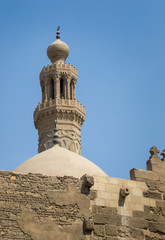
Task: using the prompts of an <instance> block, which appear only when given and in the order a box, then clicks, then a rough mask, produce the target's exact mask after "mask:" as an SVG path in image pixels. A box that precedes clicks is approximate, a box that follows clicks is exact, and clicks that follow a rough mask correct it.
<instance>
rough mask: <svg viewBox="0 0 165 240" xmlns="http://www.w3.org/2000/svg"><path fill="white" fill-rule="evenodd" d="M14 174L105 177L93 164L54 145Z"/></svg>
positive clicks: (17, 169) (22, 165) (31, 159)
mask: <svg viewBox="0 0 165 240" xmlns="http://www.w3.org/2000/svg"><path fill="white" fill-rule="evenodd" d="M13 172H14V173H21V174H28V173H39V174H43V175H48V176H61V177H63V176H73V177H76V178H81V177H82V176H83V175H84V174H89V175H91V176H94V175H98V176H107V174H106V173H105V172H104V171H103V170H101V169H100V168H99V167H98V166H96V165H95V164H94V163H92V162H91V161H89V160H88V159H86V158H84V157H82V156H81V155H79V154H77V153H74V152H71V151H69V150H67V149H65V148H62V147H59V146H58V145H55V146H54V147H52V148H50V149H48V150H46V151H44V152H41V153H39V154H37V155H35V156H34V157H32V158H30V159H28V160H27V161H25V162H24V163H22V164H21V165H19V166H18V167H17V168H16V169H14V170H13Z"/></svg>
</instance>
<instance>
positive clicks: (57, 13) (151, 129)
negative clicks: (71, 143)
mask: <svg viewBox="0 0 165 240" xmlns="http://www.w3.org/2000/svg"><path fill="white" fill-rule="evenodd" d="M164 12H165V1H164V0H154V1H153V0H113V1H112V0H102V1H98V0H88V1H87V0H84V1H76V0H70V1H67V0H63V1H55V0H54V1H51V0H47V1H43V0H40V1H39V0H33V1H32V0H15V1H12V0H0V32H1V38H0V53H1V55H0V66H1V94H0V107H1V119H0V126H1V138H0V146H1V161H0V169H2V170H13V169H14V168H15V167H16V166H18V165H19V164H21V163H22V162H23V161H25V160H27V159H28V158H30V157H32V156H34V155H35V154H37V145H38V136H37V130H35V127H34V124H33V111H34V109H35V107H36V106H37V104H38V102H39V101H41V89H40V84H39V73H40V71H41V69H42V67H43V66H44V65H47V64H50V62H49V59H48V58H47V55H46V50H47V47H48V45H49V44H50V43H52V42H53V41H54V40H55V37H56V28H57V26H58V25H60V26H61V40H63V41H65V42H66V43H67V44H68V45H69V47H70V55H69V57H68V59H67V63H71V64H73V65H74V66H75V67H76V68H77V69H78V74H79V77H78V82H77V92H76V95H77V100H79V101H80V102H81V103H82V104H83V105H85V107H86V120H85V123H84V125H83V127H82V155H83V156H85V157H87V158H88V159H89V160H91V161H93V162H94V163H96V164H97V165H99V166H100V167H101V168H102V169H103V170H104V171H105V172H106V173H107V174H108V175H109V176H111V177H120V178H129V170H130V169H131V168H140V169H145V168H146V167H145V166H146V161H147V160H148V158H149V149H150V147H151V146H153V145H156V146H157V147H158V149H160V150H162V149H163V148H165V137H164V136H165V135H164V133H165V111H164V107H165V94H164V89H165V67H164V64H165V14H164Z"/></svg>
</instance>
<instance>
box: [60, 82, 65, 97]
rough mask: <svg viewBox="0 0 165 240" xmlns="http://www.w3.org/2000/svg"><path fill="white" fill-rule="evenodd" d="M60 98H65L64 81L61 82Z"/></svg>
mask: <svg viewBox="0 0 165 240" xmlns="http://www.w3.org/2000/svg"><path fill="white" fill-rule="evenodd" d="M60 98H64V80H63V79H61V80H60Z"/></svg>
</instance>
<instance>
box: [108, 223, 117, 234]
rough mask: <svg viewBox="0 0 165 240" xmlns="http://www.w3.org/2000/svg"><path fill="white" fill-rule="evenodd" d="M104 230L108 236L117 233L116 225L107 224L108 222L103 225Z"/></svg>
mask: <svg viewBox="0 0 165 240" xmlns="http://www.w3.org/2000/svg"><path fill="white" fill-rule="evenodd" d="M105 232H106V235H108V236H117V234H118V231H117V227H116V226H115V225H109V224H106V225H105Z"/></svg>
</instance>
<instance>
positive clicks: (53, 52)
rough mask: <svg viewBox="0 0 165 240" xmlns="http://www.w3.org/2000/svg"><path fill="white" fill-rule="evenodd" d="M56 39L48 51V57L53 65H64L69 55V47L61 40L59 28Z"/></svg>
mask: <svg viewBox="0 0 165 240" xmlns="http://www.w3.org/2000/svg"><path fill="white" fill-rule="evenodd" d="M56 38H57V40H56V41H54V42H53V43H52V44H50V45H49V47H48V49H47V55H48V58H49V59H50V61H51V62H52V63H55V62H57V61H58V62H61V63H64V62H65V60H66V58H67V57H68V55H69V47H68V45H67V44H66V43H65V42H63V41H61V40H60V32H59V28H57V36H56Z"/></svg>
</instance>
